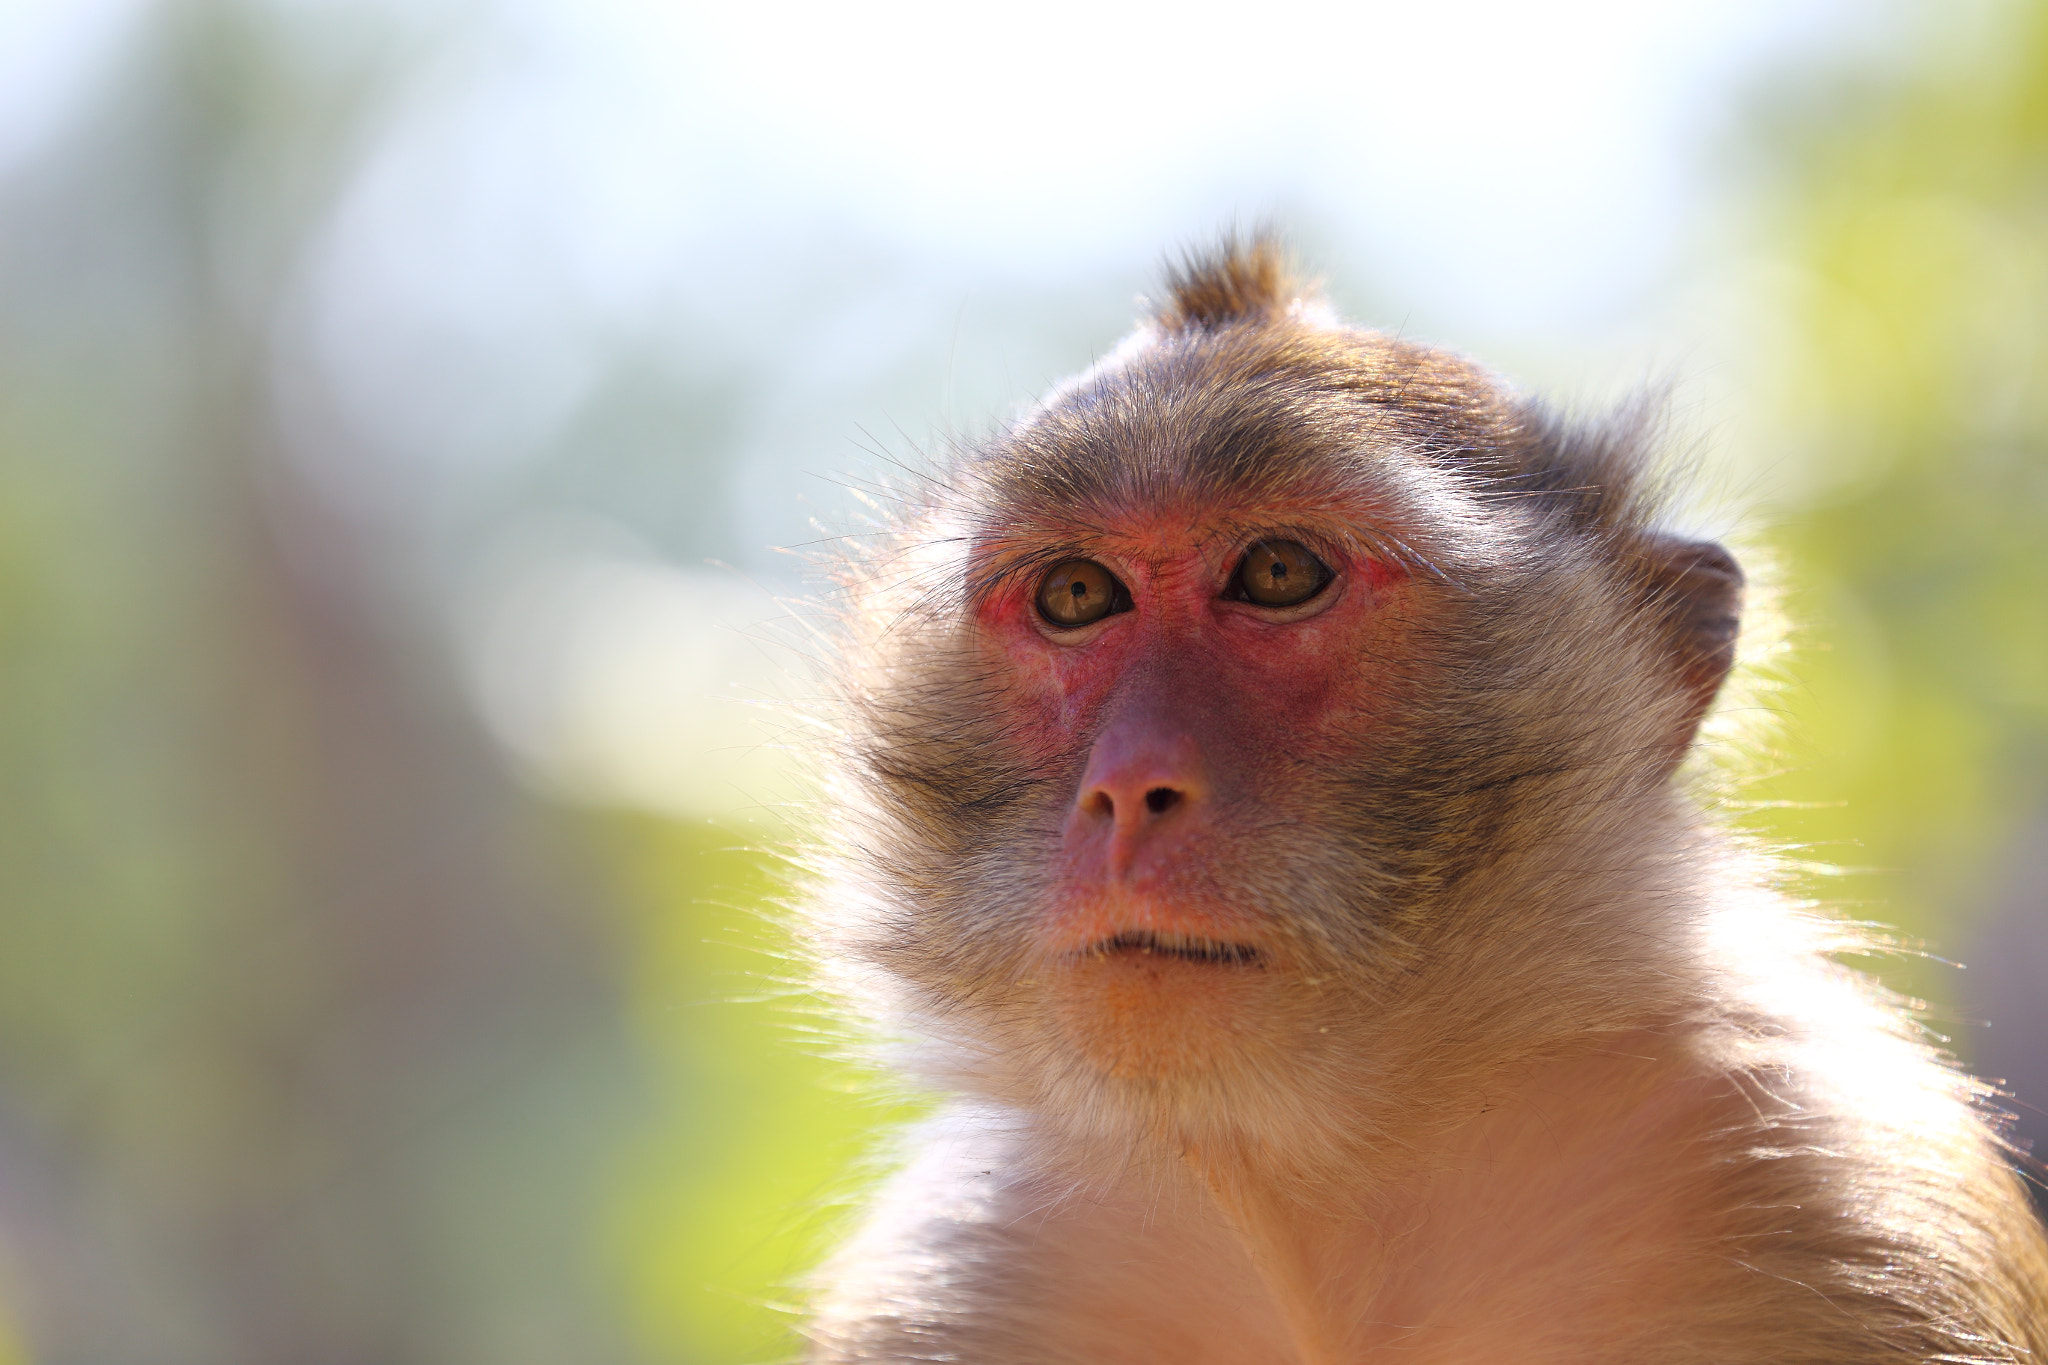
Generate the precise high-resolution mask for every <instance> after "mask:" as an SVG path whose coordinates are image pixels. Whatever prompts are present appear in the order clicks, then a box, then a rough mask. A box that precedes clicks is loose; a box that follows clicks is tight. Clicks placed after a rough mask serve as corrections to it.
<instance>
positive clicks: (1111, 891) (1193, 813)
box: [972, 503, 1413, 1075]
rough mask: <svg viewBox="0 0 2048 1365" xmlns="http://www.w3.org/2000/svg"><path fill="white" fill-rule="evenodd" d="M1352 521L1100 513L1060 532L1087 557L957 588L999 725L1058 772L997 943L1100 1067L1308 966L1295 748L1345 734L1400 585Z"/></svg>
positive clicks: (1245, 1003) (1241, 1017)
mask: <svg viewBox="0 0 2048 1365" xmlns="http://www.w3.org/2000/svg"><path fill="white" fill-rule="evenodd" d="M1358 520H1359V517H1358V515H1357V512H1356V511H1355V509H1349V508H1337V507H1329V506H1320V507H1318V506H1312V505H1309V504H1307V503H1296V504H1294V505H1291V506H1287V507H1284V508H1283V507H1265V508H1256V509H1252V508H1246V509H1238V508H1213V507H1212V508H1207V509H1200V510H1196V509H1160V510H1159V511H1158V512H1155V513H1154V514H1152V515H1149V516H1138V517H1131V518H1127V519H1124V520H1122V521H1121V522H1119V523H1116V524H1106V523H1103V522H1098V523H1097V526H1098V531H1097V533H1096V534H1094V535H1091V536H1088V537H1087V538H1086V540H1085V542H1062V543H1063V544H1065V545H1071V546H1073V547H1074V548H1084V549H1085V550H1086V551H1087V555H1086V556H1085V557H1076V558H1072V559H1068V560H1065V561H1062V562H1061V563H1060V564H1058V565H1055V566H1054V567H1053V568H1052V569H1050V570H1048V571H1046V572H1045V573H1044V574H1043V575H1042V576H1040V577H1038V578H1036V579H1035V580H1034V579H1033V577H1032V576H1031V575H1030V574H1029V573H1028V572H1027V573H1010V574H1004V575H1002V576H1001V586H1000V587H999V588H997V589H996V590H995V591H993V592H991V593H989V594H987V595H985V596H984V597H983V598H982V599H981V601H980V602H979V603H978V604H977V610H976V615H975V620H974V622H973V626H972V634H973V637H974V646H975V648H976V651H977V653H978V655H979V656H980V661H981V666H982V668H983V670H984V671H985V673H986V675H987V676H989V677H991V678H996V679H1000V680H1002V684H1003V685H1002V689H1001V700H1000V701H999V702H997V703H996V704H997V706H998V707H999V708H1000V710H1001V711H1002V712H1003V713H1005V714H1007V715H1008V716H1009V717H1011V735H1010V740H1011V743H1012V744H1014V745H1016V746H1017V749H1018V751H1019V752H1021V753H1029V754H1033V755H1039V756H1043V758H1044V759H1047V760H1049V762H1045V763H1044V764H1043V767H1044V768H1046V769H1050V770H1051V771H1052V772H1054V773H1056V774H1057V776H1056V777H1053V778H1052V780H1051V781H1050V782H1048V783H1047V795H1048V796H1054V794H1057V795H1056V798H1055V799H1059V806H1058V807H1055V808H1051V809H1045V810H1043V811H1042V812H1041V814H1040V819H1041V820H1042V822H1043V827H1044V836H1043V843H1042V844H1041V846H1040V848H1039V849H1038V850H1036V851H1035V853H1034V856H1035V857H1037V856H1042V857H1043V859H1044V874H1043V876H1042V877H1041V878H1040V879H1039V880H1040V888H1039V891H1038V906H1037V911H1036V913H1035V915H1034V916H1033V917H1032V919H1031V922H1030V923H1029V924H1028V925H1025V926H1023V929H1024V937H1023V942H1022V943H1021V944H1020V945H1019V946H1020V949H1021V950H1022V953H1023V955H1024V956H1025V957H1026V958H1027V960H1029V961H1030V962H1031V964H1032V965H1031V967H1030V968H1029V970H1030V971H1031V972H1032V973H1033V979H1035V980H1036V981H1037V982H1038V983H1040V987H1041V989H1042V990H1043V991H1044V992H1045V993H1046V999H1047V1003H1048V1004H1049V1005H1050V1006H1051V1007H1052V1008H1053V1009H1054V1011H1055V1012H1056V1013H1057V1015H1058V1016H1059V1019H1060V1021H1061V1025H1060V1026H1061V1030H1062V1033H1063V1035H1064V1036H1065V1037H1066V1038H1067V1039H1068V1040H1069V1041H1070V1042H1071V1043H1072V1044H1073V1045H1074V1046H1075V1047H1077V1048H1078V1049H1079V1050H1081V1051H1082V1052H1083V1053H1084V1054H1086V1055H1088V1056H1090V1057H1091V1058H1093V1059H1094V1060H1096V1061H1097V1062H1098V1063H1099V1064H1100V1065H1102V1066H1103V1067H1105V1068H1106V1069H1108V1070H1110V1071H1112V1072H1115V1073H1118V1074H1134V1075H1137V1074H1155V1073H1160V1072H1168V1071H1171V1072H1178V1071H1184V1070H1186V1069H1188V1068H1191V1067H1192V1068H1195V1069H1201V1068H1203V1067H1204V1066H1206V1065H1207V1061H1206V1060H1205V1059H1212V1058H1214V1057H1215V1056H1216V1055H1217V1054H1218V1052H1219V1050H1223V1049H1228V1048H1229V1047H1231V1046H1233V1045H1234V1044H1233V1043H1232V1042H1231V1039H1233V1038H1234V1039H1237V1040H1240V1042H1241V1040H1242V1039H1243V1037H1244V1036H1245V1035H1246V1034H1247V1033H1249V1032H1256V1031H1259V1030H1261V1029H1264V1028H1268V1027H1269V1026H1272V1025H1275V1024H1279V1023H1280V1022H1282V1021H1283V1020H1285V1019H1286V1018H1287V1017H1288V1016H1290V1015H1291V1014H1292V1013H1293V1011H1292V1010H1291V1009H1290V1008H1289V1007H1288V999H1289V995H1288V993H1289V991H1290V990H1298V987H1299V979H1300V978H1301V977H1303V976H1313V975H1314V970H1313V969H1312V968H1311V967H1310V966H1309V962H1310V960H1311V959H1312V958H1313V957H1314V956H1315V954H1314V952H1313V951H1312V950H1311V949H1310V947H1309V945H1308V944H1307V942H1306V941H1305V939H1306V936H1307V935H1308V934H1309V933H1310V932H1311V931H1312V929H1313V923H1312V920H1311V919H1309V918H1305V917H1304V916H1302V915H1301V914H1299V913H1289V910H1288V907H1289V906H1290V905H1296V904H1298V903H1299V902H1300V899H1301V897H1300V893H1299V892H1298V891H1295V890H1291V889H1286V883H1287V882H1289V881H1290V880H1291V879H1292V877H1293V876H1294V875H1297V874H1299V873H1300V872H1301V871H1304V870H1307V869H1309V868H1312V867H1315V866H1317V865H1321V864H1326V863H1327V862H1328V854H1327V851H1321V852H1317V851H1315V850H1313V849H1311V848H1308V847H1303V846H1302V845H1303V840H1302V835H1303V834H1304V833H1305V832H1311V833H1312V832H1314V828H1315V826H1317V825H1319V824H1322V823H1323V821H1322V819H1321V815H1322V814H1324V813H1326V811H1325V810H1324V809H1323V808H1325V807H1326V805H1327V802H1328V801H1329V800H1330V799H1332V798H1333V796H1334V793H1329V792H1327V791H1326V792H1324V793H1321V794H1319V793H1318V792H1317V791H1316V788H1317V787H1319V786H1322V785H1323V784H1322V783H1320V782H1319V781H1318V780H1317V778H1316V777H1315V775H1314V773H1313V764H1312V762H1310V761H1305V760H1310V759H1312V758H1313V757H1317V756H1319V757H1321V758H1323V759H1325V760H1336V761H1337V762H1338V763H1339V765H1340V766H1342V765H1343V759H1340V758H1339V755H1343V756H1345V757H1346V758H1348V757H1350V756H1352V755H1354V754H1356V753H1357V752H1358V751H1359V750H1360V748H1361V745H1360V743H1359V740H1360V738H1361V737H1362V735H1363V734H1364V733H1365V732H1366V731H1367V730H1369V729H1370V727H1371V726H1372V725H1373V724H1374V716H1375V714H1376V713H1379V712H1381V711H1383V710H1384V709H1385V702H1386V700H1387V695H1386V688H1387V686H1388V683H1389V681H1390V679H1389V677H1388V676H1387V675H1386V673H1385V672H1383V671H1382V672H1377V673H1376V672H1375V670H1372V669H1368V668H1362V667H1360V666H1359V664H1360V662H1361V661H1363V660H1367V659H1371V658H1375V657H1378V658H1386V657H1388V656H1389V655H1390V653H1391V651H1392V647H1393V645H1394V643H1395V642H1396V641H1397V640H1398V639H1399V637H1400V635H1401V633H1402V632H1401V624H1400V623H1401V621H1402V619H1403V615H1404V611H1405V609H1406V606H1407V603H1408V602H1409V600H1410V598H1411V597H1412V589H1413V582H1412V578H1411V576H1410V575H1409V574H1408V573H1407V572H1406V571H1405V570H1404V569H1403V568H1401V567H1400V566H1399V565H1397V564H1392V563H1389V562H1386V561H1384V560H1381V559H1376V558H1374V557H1372V556H1371V555H1370V554H1368V553H1366V552H1365V551H1364V550H1363V548H1362V547H1361V546H1360V544H1359V543H1358V538H1357V536H1356V535H1355V534H1352V533H1351V530H1350V528H1351V527H1353V526H1354V525H1355V524H1356V523H1357V522H1358ZM1290 576H1291V577H1292V579H1293V581H1292V582H1289V581H1288V579H1289V577H1290ZM1077 589H1078V592H1077ZM1255 592H1256V593H1257V594H1258V595H1257V596H1254V593H1255ZM1262 598H1263V599H1265V600H1261V599H1262ZM1077 602H1078V603H1079V609H1078V610H1077V609H1076V603H1077ZM1048 604H1050V609H1048ZM1077 618H1078V619H1077ZM1047 805H1048V806H1050V805H1051V801H1050V800H1049V801H1048V802H1047ZM1283 977H1285V978H1289V979H1290V980H1289V984H1288V985H1286V986H1280V985H1277V984H1276V983H1277V982H1278V981H1279V980H1280V979H1281V978H1283ZM1276 992H1278V994H1277V995H1276ZM1219 1035H1228V1037H1224V1036H1219Z"/></svg>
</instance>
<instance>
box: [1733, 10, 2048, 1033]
mask: <svg viewBox="0 0 2048 1365" xmlns="http://www.w3.org/2000/svg"><path fill="white" fill-rule="evenodd" d="M1965 8H1967V7H1958V8H1957V10H1950V9H1948V8H1945V7H1940V6H1935V7H1930V8H1927V9H1926V10H1924V11H1922V12H1921V13H1920V14H1919V16H1918V19H1917V21H1916V24H1915V25H1914V26H1913V27H1912V28H1910V29H1909V30H1908V36H1907V40H1906V41H1905V42H1903V43H1902V44H1901V45H1900V47H1899V50H1898V53H1897V55H1895V56H1894V57H1893V58H1892V59H1891V60H1889V61H1887V62H1885V63H1883V64H1882V66H1881V69H1879V70H1876V71H1871V70H1859V71H1849V72H1837V73H1826V72H1823V73H1813V72H1799V73H1796V75H1795V76H1791V77H1787V78H1786V79H1784V80H1783V81H1782V82H1781V83H1780V85H1779V86H1777V87H1774V88H1773V89H1772V90H1770V91H1768V92H1766V93H1767V96H1768V99H1767V103H1766V106H1765V112H1764V113H1763V114H1762V116H1760V117H1759V119H1758V120H1757V121H1756V123H1755V124H1754V126H1753V127H1752V128H1751V129H1750V131H1749V134H1748V145H1749V151H1750V156H1751V161H1752V165H1753V166H1754V167H1755V169H1756V170H1757V172H1758V174H1757V179H1756V182H1755V193H1756V195H1757V198H1756V201H1755V203H1754V205H1753V206H1752V208H1751V210H1750V211H1752V212H1754V213H1755V214H1756V215H1757V217H1756V221H1757V224H1758V226H1759V228H1760V232H1759V242H1758V245H1759V248H1760V250H1761V251H1762V252H1763V253H1764V254H1766V255H1767V256H1768V257H1769V258H1770V259H1771V260H1773V261H1774V262H1775V263H1776V266H1775V268H1774V269H1772V270H1771V271H1769V272H1767V273H1765V274H1764V275H1763V277H1762V278H1763V279H1764V280H1765V281H1766V282H1767V283H1766V286H1765V297H1764V298H1763V299H1762V300H1761V301H1760V302H1759V305H1758V307H1759V312H1760V313H1763V314H1765V315H1767V316H1768V317H1769V318H1770V319H1771V325H1772V326H1774V327H1776V328H1781V329H1783V330H1782V332H1781V333H1780V334H1779V335H1776V336H1765V337H1763V338H1760V339H1758V340H1759V344H1760V345H1761V346H1762V348H1763V361H1764V363H1761V364H1758V365H1757V366H1756V367H1755V370H1756V372H1757V373H1758V374H1759V375H1760V381H1759V383H1758V385H1757V389H1756V391H1755V392H1754V393H1753V394H1752V395H1751V400H1752V401H1753V402H1754V403H1755V404H1757V406H1758V411H1759V415H1760V418H1759V421H1758V422H1757V424H1756V425H1757V427H1758V428H1759V429H1760V430H1761V431H1763V432H1765V433H1768V434H1769V438H1770V440H1771V445H1772V450H1771V452H1770V454H1771V457H1772V458H1773V459H1775V460H1776V461H1778V462H1779V464H1780V466H1781V467H1780V470H1779V471H1778V475H1779V477H1778V478H1777V479H1776V480H1774V481H1775V482H1777V483H1778V484H1779V486H1780V487H1782V488H1784V489H1786V490H1787V491H1788V492H1789V494H1790V496H1789V498H1788V500H1787V505H1786V506H1785V507H1784V509H1783V511H1782V514H1781V515H1779V516H1778V518H1777V519H1776V524H1775V525H1773V526H1772V527H1771V528H1770V530H1769V532H1768V535H1767V539H1768V541H1769V542H1770V543H1771V545H1772V546H1773V547H1774V548H1775V549H1776V550H1777V551H1778V552H1779V553H1780V554H1781V555H1782V556H1783V559H1784V569H1785V572H1784V578H1785V580H1786V582H1787V583H1788V584H1789V585H1790V589H1791V592H1790V597H1789V608H1790V611H1791V614H1792V616H1793V618H1794V620H1795V622H1797V623H1798V631H1799V645H1798V647H1797V648H1796V650H1795V655H1794V658H1795V662H1794V663H1793V665H1792V668H1791V682H1792V684H1793V685H1792V686H1791V687H1790V688H1789V689H1787V690H1786V691H1785V692H1784V693H1783V694H1781V700H1782V701H1783V703H1784V704H1785V705H1786V707H1787V709H1788V711H1789V712H1790V719H1791V721H1792V724H1791V725H1790V727H1789V728H1788V731H1787V733H1788V735H1789V738H1790V744H1789V746H1788V749H1787V751H1786V753H1785V755H1784V756H1783V762H1784V765H1785V771H1783V772H1781V773H1780V774H1779V775H1777V776H1775V777H1773V778H1771V779H1769V780H1767V781H1765V782H1763V783H1761V784H1760V785H1759V787H1758V788H1757V789H1756V790H1755V791H1754V792H1752V793H1751V794H1752V795H1754V796H1756V797H1757V798H1759V799H1761V800H1765V801H1776V802H1783V803H1786V805H1785V806H1783V807H1781V808H1778V809H1775V810H1771V811H1769V812H1768V819H1767V822H1766V823H1767V824H1768V826H1769V827H1770V828H1771V829H1772V830H1773V832H1775V833H1776V834H1778V835H1780V836H1781V837H1784V838H1787V839H1790V840H1793V841H1796V842H1799V843H1802V844H1805V845H1808V846H1810V847H1811V848H1812V849H1813V851H1814V856H1816V857H1818V858H1820V859H1823V860H1828V861H1833V862H1838V863H1841V864H1844V865H1847V866H1852V867H1858V868H1867V869H1871V870H1870V871H1869V872H1868V873H1867V874H1865V875H1862V876H1859V877H1857V878H1856V879H1854V880H1853V881H1851V882H1849V883H1847V887H1848V890H1847V893H1846V894H1847V896H1848V898H1849V899H1851V900H1852V901H1854V902H1855V903H1856V904H1857V905H1858V906H1859V911H1858V913H1860V914H1867V915H1868V916H1869V917H1871V918H1875V919H1879V920H1883V921H1887V922H1890V923H1893V924H1897V925H1899V926H1901V927H1902V928H1904V929H1905V930H1906V931H1907V932H1909V933H1911V934H1914V935H1919V936H1924V937H1925V938H1926V939H1927V940H1929V941H1930V942H1931V944H1932V945H1933V946H1934V949H1935V951H1937V952H1944V953H1956V952H1959V951H1960V950H1961V948H1962V946H1963V944H1964V943H1965V942H1966V941H1967V934H1968V930H1967V928H1966V927H1965V921H1966V919H1967V917H1968V916H1969V915H1971V914H1972V913H1975V912H1979V911H1982V910H1984V909H1985V908H1986V907H1987V904H1988V903H1989V902H1990V901H1992V900H1993V899H1995V898H1997V897H1999V896H2000V895H2002V894H2005V893H2007V892H2008V891H2010V890H2011V888H2010V887H2008V886H2007V885H2006V882H2007V879H2008V878H2009V877H2010V876H2011V875H2013V874H2012V866H2013V864H2012V849H2013V844H2014V841H2015V839H2016V838H2019V837H2021V836H2023V835H2027V834H2028V833H2029V831H2030V830H2032V829H2033V828H2036V827H2038V825H2039V822H2040V821H2041V818H2042V813H2043V812H2044V810H2048V6H2043V5H2040V4H2035V3H2028V4H2020V3H2014V4H2004V5H2000V6H1998V7H1996V8H1994V9H1990V10H1988V11H1987V10H1984V9H1981V8H1979V9H1973V10H1971V14H1972V15H1973V16H1974V17H1975V18H1976V19H1978V20H1979V22H1978V23H1976V24H1959V23H1955V22H1953V21H1954V20H1955V19H1957V18H1958V17H1959V12H1960V11H1961V10H1963V9H1965ZM1899 976H1900V979H1901V980H1903V981H1904V982H1905V983H1906V984H1907V985H1908V986H1909V988H1911V989H1913V990H1915V991H1917V992H1919V993H1922V994H1926V995H1932V996H1935V997H1936V998H1938V999H1939V998H1949V997H1952V996H1953V993H1954V990H1955V982H1954V979H1953V977H1952V975H1951V974H1949V973H1946V972H1944V971H1941V970H1933V969H1927V968H1924V967H1923V968H1921V969H1918V970H1914V969H1910V968H1909V969H1907V970H1905V971H1903V972H1901V973H1899ZM1938 1012H1939V1011H1938ZM1958 1041H1959V1042H1960V1043H1962V1044H1963V1045H1964V1046H1966V1047H1967V1046H1968V1044H1969V1042H1970V1038H1969V1037H1968V1035H1965V1036H1963V1037H1962V1038H1960V1039H1959V1040H1958Z"/></svg>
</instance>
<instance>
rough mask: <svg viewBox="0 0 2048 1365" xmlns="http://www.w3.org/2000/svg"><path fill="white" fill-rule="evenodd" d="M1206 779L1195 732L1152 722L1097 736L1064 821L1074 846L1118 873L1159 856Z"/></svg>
mask: <svg viewBox="0 0 2048 1365" xmlns="http://www.w3.org/2000/svg"><path fill="white" fill-rule="evenodd" d="M1206 788H1207V783H1206V781H1205V780H1204V775H1203V771H1202V761H1201V754H1200V751H1199V749H1198V748H1197V746H1196V745H1195V742H1194V740H1193V738H1192V737H1191V736H1189V735H1186V734H1175V733H1172V732H1167V731H1162V730H1159V729H1156V728H1154V727H1150V726H1138V727H1119V728H1116V729H1113V730H1111V731H1110V732H1108V733H1105V734H1104V735H1103V736H1102V737H1101V738H1100V739H1098V740H1097V741H1096V744H1095V748H1094V751H1093V752H1092V753H1090V755H1089V761H1088V769H1087V772H1086V773H1085V775H1084V776H1083V777H1082V779H1081V789H1080V791H1079V792H1078V793H1077V794H1076V800H1075V804H1074V811H1073V814H1072V816H1071V817H1070V818H1069V820H1068V835H1069V838H1070V840H1072V841H1073V843H1074V845H1075V846H1074V848H1073V852H1075V853H1077V854H1081V855H1082V856H1084V857H1086V858H1087V859H1088V860H1089V861H1094V860H1095V859H1101V860H1102V870H1103V871H1104V872H1106V873H1111V874H1116V875H1122V874H1125V873H1128V872H1130V871H1132V870H1133V869H1134V868H1136V867H1137V866H1138V865H1140V864H1141V863H1143V862H1144V861H1146V855H1147V854H1154V855H1158V854H1164V853H1165V852H1166V849H1167V846H1168V845H1171V844H1173V843H1176V842H1178V835H1179V833H1180V832H1181V827H1182V826H1185V825H1186V824H1187V823H1188V821H1187V819H1186V816H1188V815H1189V814H1190V813H1191V812H1192V811H1193V810H1194V808H1196V807H1197V806H1199V805H1200V804H1201V800H1202V796H1203V794H1204V792H1205V791H1206Z"/></svg>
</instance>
